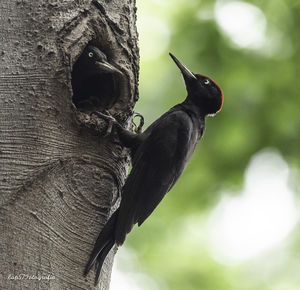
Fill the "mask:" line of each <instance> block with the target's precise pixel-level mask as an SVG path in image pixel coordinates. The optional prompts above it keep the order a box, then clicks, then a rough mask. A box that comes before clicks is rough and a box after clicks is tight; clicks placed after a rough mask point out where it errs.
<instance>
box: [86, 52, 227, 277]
mask: <svg viewBox="0 0 300 290" xmlns="http://www.w3.org/2000/svg"><path fill="white" fill-rule="evenodd" d="M170 55H171V57H172V58H173V60H174V61H175V63H176V64H177V66H178V67H179V68H180V70H181V73H182V75H183V78H184V81H185V84H186V89H187V93H188V95H187V98H186V99H185V100H184V101H183V102H182V103H181V104H178V105H176V106H174V107H173V108H171V109H170V110H169V111H168V112H166V113H165V114H163V115H162V116H161V117H160V118H159V119H157V120H156V121H155V122H154V123H153V124H152V125H150V126H149V127H148V128H147V130H145V132H143V133H142V134H139V135H137V134H133V133H132V132H129V131H127V130H125V129H123V128H122V127H121V126H120V125H119V124H117V123H116V122H115V125H116V126H115V128H116V130H117V132H118V134H119V137H120V140H121V142H123V145H124V146H126V147H130V148H132V150H133V159H132V170H131V172H130V174H129V176H128V178H127V180H126V182H125V185H124V187H123V189H122V199H121V203H120V206H119V208H118V209H117V210H116V211H115V212H114V213H113V215H112V216H111V218H110V219H109V220H108V222H107V223H106V224H105V226H104V228H103V229H102V231H101V233H100V235H99V237H98V239H97V241H96V243H95V246H94V249H93V252H92V254H91V256H90V260H89V262H88V264H87V266H86V269H85V275H87V273H88V272H89V270H90V269H91V267H92V265H93V264H94V263H95V262H96V267H97V272H96V281H98V278H99V274H100V271H101V267H102V265H103V262H104V259H105V257H106V255H107V254H108V252H109V251H110V249H111V248H112V247H113V246H114V245H117V246H119V245H122V244H123V243H124V241H125V238H126V235H127V234H128V233H129V232H130V231H131V229H132V227H133V226H134V225H135V224H138V225H139V226H140V225H141V224H142V223H143V222H144V221H145V219H146V218H147V217H148V216H149V215H150V214H151V213H152V212H153V210H154V209H155V207H156V206H157V205H158V204H159V202H160V201H161V200H162V198H163V197H164V196H165V194H166V193H167V192H168V191H169V190H170V189H171V188H172V187H173V185H174V184H175V182H176V181H177V180H178V178H179V177H180V175H181V173H182V172H183V170H184V168H185V167H186V165H187V163H188V161H189V159H190V157H191V155H192V154H193V152H194V150H195V147H196V145H197V143H198V141H199V139H200V138H201V137H202V135H203V132H204V129H205V117H206V116H207V115H212V114H215V113H217V112H218V111H220V110H221V107H222V104H223V94H222V91H221V89H220V88H219V86H218V85H217V84H216V83H215V82H214V81H212V80H211V79H209V78H208V77H205V76H203V75H198V74H196V75H195V74H193V73H192V72H191V71H190V70H189V69H188V68H187V67H186V66H185V65H184V64H182V63H181V62H180V61H179V60H178V59H177V58H176V57H175V56H173V55H172V54H170Z"/></svg>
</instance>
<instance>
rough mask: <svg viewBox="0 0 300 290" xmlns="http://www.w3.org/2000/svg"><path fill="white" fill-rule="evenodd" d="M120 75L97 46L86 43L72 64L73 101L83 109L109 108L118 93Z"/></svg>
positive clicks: (97, 109)
mask: <svg viewBox="0 0 300 290" xmlns="http://www.w3.org/2000/svg"><path fill="white" fill-rule="evenodd" d="M121 76H122V72H121V71H120V70H119V69H118V68H116V67H115V66H114V65H112V64H111V63H109V62H108V61H107V57H106V55H105V54H104V53H103V52H102V51H101V50H100V49H99V48H97V47H95V46H92V45H88V46H87V47H86V48H85V49H84V51H83V52H82V54H81V55H80V57H79V58H78V60H77V61H76V62H75V64H74V66H73V71H72V88H73V103H74V104H75V106H76V107H77V108H78V109H80V110H84V111H91V110H93V111H99V110H100V111H101V110H106V109H109V108H110V107H112V105H113V104H114V103H115V102H116V100H117V98H118V96H119V94H120V87H119V84H120V81H119V78H120V77H121Z"/></svg>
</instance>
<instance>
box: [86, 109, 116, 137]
mask: <svg viewBox="0 0 300 290" xmlns="http://www.w3.org/2000/svg"><path fill="white" fill-rule="evenodd" d="M104 112H105V113H106V114H103V113H101V112H98V111H95V112H92V113H91V116H92V115H96V116H97V117H101V118H103V119H105V120H107V121H108V126H107V129H106V132H105V134H104V137H106V136H108V135H110V134H111V133H112V129H113V126H114V125H117V126H120V127H121V125H120V124H119V122H118V121H117V120H116V119H115V118H114V117H113V116H112V115H111V114H110V113H109V111H107V110H105V111H104Z"/></svg>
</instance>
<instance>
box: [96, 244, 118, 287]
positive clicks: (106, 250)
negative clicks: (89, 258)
mask: <svg viewBox="0 0 300 290" xmlns="http://www.w3.org/2000/svg"><path fill="white" fill-rule="evenodd" d="M114 244H115V242H114V241H113V240H111V241H109V242H108V244H107V245H106V246H105V247H104V248H103V250H102V251H101V253H100V254H99V255H98V257H97V262H96V276H95V286H96V285H97V284H98V283H99V278H100V273H101V268H102V266H103V263H104V260H105V258H106V256H107V255H108V253H109V251H110V250H111V248H112V247H113V246H114Z"/></svg>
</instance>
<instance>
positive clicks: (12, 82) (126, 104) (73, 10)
mask: <svg viewBox="0 0 300 290" xmlns="http://www.w3.org/2000/svg"><path fill="white" fill-rule="evenodd" d="M135 12H136V11H135V1H134V0H97V1H87V0H63V1H58V0H50V1H45V0H35V1H30V0H1V2H0V42H1V48H0V130H1V131H0V132H1V133H0V134H1V135H0V160H1V161H0V193H1V196H0V233H1V244H0V256H1V263H0V274H1V277H0V289H59V290H61V289H95V287H94V276H93V275H92V274H90V275H89V276H88V278H87V279H84V278H83V275H82V274H83V269H84V266H85V264H86V262H87V260H88V256H89V254H90V251H91V249H92V247H93V243H94V241H95V239H96V237H97V235H98V233H99V231H100V229H101V227H102V225H103V224H104V223H105V221H106V219H107V218H108V216H109V215H110V214H111V212H112V208H113V207H114V206H115V205H116V202H117V199H118V196H119V192H120V189H121V187H122V184H123V183H124V179H125V177H126V171H127V166H128V158H126V157H125V158H124V154H123V152H122V151H123V149H122V147H121V146H120V145H119V144H117V143H115V142H112V141H111V140H110V139H109V138H105V137H103V136H102V135H101V133H102V131H103V130H104V129H105V126H106V125H107V123H106V121H101V120H94V119H93V118H90V117H89V116H88V115H85V114H82V113H78V112H77V110H76V108H74V106H73V105H72V88H71V82H70V78H71V70H72V65H73V64H74V62H75V61H76V59H77V57H78V56H79V55H80V53H81V52H82V50H83V49H84V47H85V46H86V44H87V43H88V42H89V41H91V40H92V41H93V43H94V44H96V45H97V46H99V47H100V48H101V49H102V50H103V51H104V52H105V53H106V54H107V56H108V59H109V60H110V61H112V62H114V63H115V64H117V65H118V67H119V68H120V69H121V70H122V71H123V72H124V74H125V76H126V77H125V79H124V82H125V83H126V84H125V85H126V86H125V91H124V92H123V94H122V95H121V96H120V98H119V100H118V101H117V103H116V104H115V105H114V107H113V108H112V109H111V112H112V114H113V115H114V116H116V117H117V118H118V119H119V120H120V121H123V122H125V121H126V120H128V118H129V117H130V116H131V114H132V109H133V105H134V103H135V101H136V100H137V79H138V49H137V32H136V28H135ZM127 123H128V122H127ZM112 254H113V253H111V255H110V257H109V259H107V260H106V264H105V265H104V268H103V273H102V278H101V283H100V289H108V288H109V280H110V272H111V266H112V259H113V257H112ZM23 274H24V275H25V276H23ZM27 275H28V276H27ZM48 275H49V276H48ZM40 276H48V278H50V279H47V277H42V278H46V279H41V280H38V279H36V278H39V277H40ZM15 278H20V279H21V280H16V279H15Z"/></svg>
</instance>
